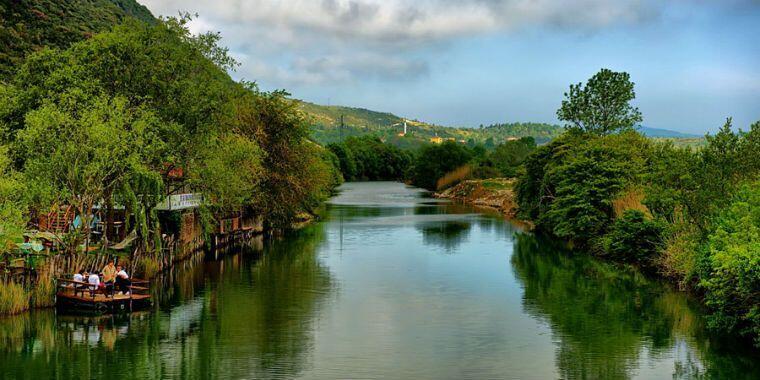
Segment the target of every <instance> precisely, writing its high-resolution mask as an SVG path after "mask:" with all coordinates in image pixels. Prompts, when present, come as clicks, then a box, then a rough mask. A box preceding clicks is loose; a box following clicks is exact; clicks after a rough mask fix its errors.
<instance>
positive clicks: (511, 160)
mask: <svg viewBox="0 0 760 380" xmlns="http://www.w3.org/2000/svg"><path fill="white" fill-rule="evenodd" d="M534 149H536V141H535V140H534V139H533V138H532V137H523V138H521V139H519V140H514V141H507V142H506V143H504V144H499V145H498V146H497V147H496V148H495V149H494V150H493V152H492V153H491V154H490V155H489V157H488V160H489V161H491V162H493V165H494V166H495V167H496V168H497V169H498V170H499V173H500V174H501V176H503V177H514V176H515V175H517V170H518V168H519V167H520V165H522V163H523V162H524V161H525V159H526V158H527V157H528V155H529V154H530V153H531V152H532V151H533V150H534Z"/></svg>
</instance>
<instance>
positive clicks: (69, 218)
mask: <svg viewBox="0 0 760 380" xmlns="http://www.w3.org/2000/svg"><path fill="white" fill-rule="evenodd" d="M73 221H74V210H73V208H72V207H71V206H70V205H63V206H53V208H52V209H51V210H50V212H49V213H48V214H47V215H46V220H45V223H44V224H43V223H40V229H43V230H47V231H50V232H53V233H64V232H69V229H70V228H71V223H72V222H73Z"/></svg>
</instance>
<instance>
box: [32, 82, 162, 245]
mask: <svg viewBox="0 0 760 380" xmlns="http://www.w3.org/2000/svg"><path fill="white" fill-rule="evenodd" d="M158 125H159V122H158V119H157V117H156V116H155V114H153V113H152V112H151V111H148V110H146V109H144V108H129V107H128V104H127V100H126V99H124V98H121V97H119V98H114V99H109V98H107V97H100V98H97V99H93V100H91V101H90V102H87V103H83V104H76V105H69V106H68V107H65V106H61V105H56V104H52V103H48V104H45V105H43V106H42V107H40V108H39V109H37V110H34V111H31V112H29V113H28V114H27V118H26V128H24V129H23V130H22V131H21V132H20V136H19V143H20V144H19V145H20V146H21V147H22V149H23V153H24V159H25V163H26V164H25V174H26V177H27V179H28V180H29V182H37V183H46V184H49V185H50V187H52V189H53V190H55V191H56V194H58V195H59V201H60V202H62V203H65V204H70V205H72V206H73V207H74V208H75V210H76V212H77V214H78V215H79V216H80V217H81V218H82V224H81V228H82V230H83V234H82V236H89V229H90V218H91V216H90V215H91V210H92V208H93V206H95V205H96V204H97V203H98V202H99V201H101V200H103V199H106V198H108V196H109V194H113V193H114V192H116V191H117V190H118V189H119V188H120V186H122V184H123V183H124V182H126V180H127V178H128V175H129V173H130V171H131V170H133V169H134V170H138V171H139V170H140V168H138V167H139V166H142V165H143V163H144V162H145V161H146V159H145V157H143V156H141V155H142V154H145V153H146V152H148V151H150V149H149V148H148V147H147V144H146V142H151V141H152V138H153V137H155V136H156V131H157V130H158V129H159V127H158Z"/></svg>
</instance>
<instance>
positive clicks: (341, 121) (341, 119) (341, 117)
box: [340, 114, 343, 141]
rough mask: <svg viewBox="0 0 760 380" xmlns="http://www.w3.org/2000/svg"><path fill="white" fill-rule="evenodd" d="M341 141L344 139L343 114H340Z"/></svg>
mask: <svg viewBox="0 0 760 380" xmlns="http://www.w3.org/2000/svg"><path fill="white" fill-rule="evenodd" d="M340 141H343V114H341V115H340Z"/></svg>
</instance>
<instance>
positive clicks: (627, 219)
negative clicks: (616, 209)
mask: <svg viewBox="0 0 760 380" xmlns="http://www.w3.org/2000/svg"><path fill="white" fill-rule="evenodd" d="M662 234H663V225H662V223H660V222H657V221H655V220H650V219H647V216H646V215H645V214H644V213H643V212H641V211H640V210H627V211H625V212H624V213H623V217H622V218H619V219H617V220H615V222H614V223H613V224H612V228H611V229H610V232H609V233H608V234H607V235H605V237H604V238H603V239H602V241H603V245H604V251H605V254H607V255H610V256H611V257H613V258H615V259H616V260H620V261H625V262H630V263H634V264H639V265H642V266H650V265H651V264H652V263H653V259H654V258H655V257H657V255H658V253H659V252H660V251H661V250H662V248H663V246H664V244H663V238H662Z"/></svg>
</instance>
